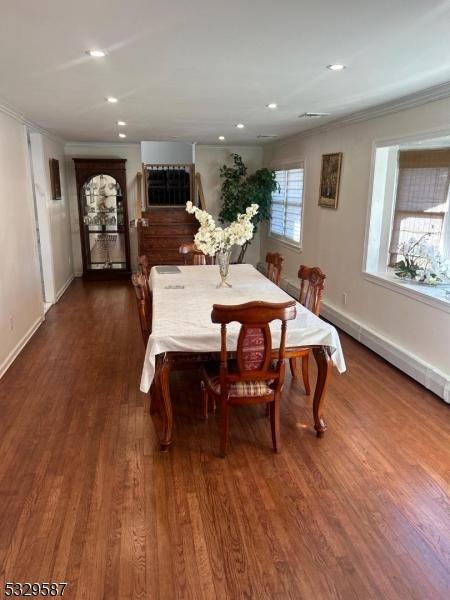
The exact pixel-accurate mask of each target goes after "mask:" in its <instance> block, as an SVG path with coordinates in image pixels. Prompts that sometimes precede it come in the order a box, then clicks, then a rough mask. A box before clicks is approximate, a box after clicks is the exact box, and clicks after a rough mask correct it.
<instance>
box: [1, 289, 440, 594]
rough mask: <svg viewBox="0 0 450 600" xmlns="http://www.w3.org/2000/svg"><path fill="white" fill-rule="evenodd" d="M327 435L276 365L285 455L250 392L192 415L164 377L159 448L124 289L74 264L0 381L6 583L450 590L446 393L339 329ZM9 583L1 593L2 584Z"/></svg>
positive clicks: (184, 383)
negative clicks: (166, 432)
mask: <svg viewBox="0 0 450 600" xmlns="http://www.w3.org/2000/svg"><path fill="white" fill-rule="evenodd" d="M342 340H343V345H344V351H345V356H346V360H347V365H348V374H346V375H343V376H338V375H337V374H336V375H334V374H333V378H332V381H331V385H330V388H329V391H328V401H327V406H326V413H325V414H326V417H327V423H328V431H327V433H326V435H325V437H324V438H323V439H317V438H316V436H315V433H314V430H313V423H312V414H311V407H310V405H311V400H310V399H309V398H307V397H305V396H304V395H303V387H302V383H301V379H300V382H299V383H297V382H295V381H292V380H291V378H290V376H289V375H287V382H286V387H285V391H284V395H283V404H282V411H281V412H282V416H281V434H282V442H283V448H282V452H281V454H279V455H274V454H273V453H272V451H271V441H270V440H271V438H270V426H269V422H268V419H267V418H266V417H265V416H264V409H262V408H261V407H245V408H244V407H238V408H236V409H234V410H233V411H232V413H231V425H230V436H229V441H230V448H229V454H228V456H227V458H226V459H225V460H222V459H219V458H216V456H215V454H216V452H217V449H218V433H217V427H216V425H217V424H216V417H214V416H212V417H211V418H210V419H209V420H208V422H203V421H202V420H201V419H200V412H201V403H200V389H199V385H198V380H197V376H196V375H195V374H191V373H186V372H183V373H179V374H176V376H175V377H174V378H173V381H172V397H173V398H174V400H175V401H174V409H175V431H174V445H173V447H172V448H171V451H170V452H169V453H168V454H167V455H161V454H159V452H158V445H157V436H156V432H155V425H154V423H153V421H152V419H151V417H150V416H149V412H148V404H149V402H148V397H147V396H146V395H144V394H141V393H140V392H139V391H138V384H139V376H140V368H141V364H142V360H143V354H144V351H143V345H142V340H141V336H140V331H139V324H138V318H137V314H136V306H135V300H134V296H133V290H132V288H131V285H130V286H127V285H126V284H125V283H121V282H112V283H85V284H83V283H82V282H81V281H80V280H77V281H76V282H75V283H73V284H72V285H71V287H70V288H69V290H68V291H67V292H66V294H65V295H64V296H63V298H62V299H61V300H60V302H59V303H58V304H57V305H56V306H54V307H53V308H52V309H51V310H50V311H49V312H48V314H47V319H46V322H45V324H44V325H43V326H42V327H41V328H40V329H39V331H38V332H37V334H36V335H35V336H34V337H33V339H32V340H31V342H30V343H29V344H28V345H27V346H26V348H25V349H24V351H23V352H22V353H21V355H20V356H19V357H18V359H17V360H16V361H15V363H14V365H13V366H12V367H11V368H10V369H9V371H8V372H7V373H6V375H5V376H4V378H3V379H2V380H1V382H0V415H1V420H0V582H1V588H2V589H3V585H4V581H16V582H25V581H27V582H48V581H56V582H59V581H63V582H67V588H66V593H65V595H64V596H65V597H66V598H69V599H72V598H76V599H78V600H88V599H93V600H97V599H102V598H105V599H108V600H112V599H116V598H117V599H120V600H128V599H130V600H138V599H144V598H145V599H151V600H153V599H161V600H170V599H172V598H192V599H197V598H204V599H207V600H210V599H214V598H231V599H236V598H248V599H250V598H251V599H258V600H259V599H263V598H271V599H272V598H274V599H284V598H292V599H296V600H297V599H300V600H302V599H307V600H309V599H311V600H327V599H329V598H330V599H331V598H342V599H353V598H361V599H364V600H366V599H372V598H376V599H399V600H407V599H414V600H431V599H437V598H439V599H444V598H445V599H447V598H449V597H450V575H449V573H450V486H449V483H450V419H449V416H450V412H449V406H447V405H446V404H444V402H442V401H440V400H439V399H438V398H437V397H435V396H433V394H431V393H429V392H427V391H426V390H424V389H423V388H422V387H420V386H419V385H418V384H416V383H415V382H413V381H412V380H410V379H409V378H408V377H406V376H405V375H403V374H402V373H400V372H399V371H397V370H396V369H394V368H393V367H391V366H389V365H388V364H387V363H385V362H384V361H383V360H382V359H380V358H378V357H377V356H375V355H374V354H372V353H371V352H370V351H368V350H366V349H365V348H364V347H362V346H360V345H359V344H358V343H357V342H355V341H353V340H351V339H350V338H348V337H346V336H344V335H343V336H342ZM1 597H2V596H1Z"/></svg>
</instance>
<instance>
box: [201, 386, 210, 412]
mask: <svg viewBox="0 0 450 600" xmlns="http://www.w3.org/2000/svg"><path fill="white" fill-rule="evenodd" d="M200 386H201V388H202V415H203V418H204V419H205V421H206V419H207V418H208V408H209V394H208V390H207V389H206V385H205V382H204V381H202V382H201V383H200Z"/></svg>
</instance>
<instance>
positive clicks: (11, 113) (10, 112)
mask: <svg viewBox="0 0 450 600" xmlns="http://www.w3.org/2000/svg"><path fill="white" fill-rule="evenodd" d="M0 113H3V114H4V115H6V116H8V117H11V118H12V119H14V120H15V121H17V122H18V123H21V124H22V125H25V126H26V127H27V128H28V129H29V130H30V131H32V132H33V133H41V134H42V135H45V136H46V137H48V138H50V139H51V140H53V141H55V142H58V143H60V144H64V143H65V140H64V139H63V138H61V137H59V136H58V135H56V134H55V133H52V132H51V131H48V130H47V129H44V128H43V127H41V126H40V125H38V124H37V123H35V122H34V121H31V120H30V119H28V118H27V117H26V116H25V115H24V114H22V113H21V112H19V111H17V110H16V109H15V108H13V107H12V106H10V105H9V104H7V103H5V102H4V101H0Z"/></svg>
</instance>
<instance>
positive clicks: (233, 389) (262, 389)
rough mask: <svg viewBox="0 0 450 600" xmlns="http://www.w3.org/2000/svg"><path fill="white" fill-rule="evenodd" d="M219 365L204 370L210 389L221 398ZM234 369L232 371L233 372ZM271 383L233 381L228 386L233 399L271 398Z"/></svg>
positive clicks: (262, 381) (259, 380)
mask: <svg viewBox="0 0 450 600" xmlns="http://www.w3.org/2000/svg"><path fill="white" fill-rule="evenodd" d="M219 369H220V367H219V365H218V364H215V365H208V366H207V367H205V368H204V376H205V379H206V382H205V383H207V385H208V387H209V388H210V389H211V391H212V392H213V393H214V394H216V395H217V396H220V375H219ZM232 370H233V369H231V371H232ZM271 383H272V382H271V381H264V380H261V379H258V380H254V381H253V380H241V381H233V382H230V383H229V385H228V392H229V396H230V397H233V398H245V397H247V396H249V397H256V396H269V395H270V394H273V389H272V388H271V387H270V384H271Z"/></svg>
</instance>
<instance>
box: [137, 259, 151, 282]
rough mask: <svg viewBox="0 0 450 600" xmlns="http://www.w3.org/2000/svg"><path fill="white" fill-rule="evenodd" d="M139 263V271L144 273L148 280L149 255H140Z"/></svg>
mask: <svg viewBox="0 0 450 600" xmlns="http://www.w3.org/2000/svg"><path fill="white" fill-rule="evenodd" d="M137 263H138V270H139V273H142V275H144V277H146V278H147V280H148V278H149V277H150V263H149V260H148V258H147V256H146V255H145V254H141V256H138V259H137Z"/></svg>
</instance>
